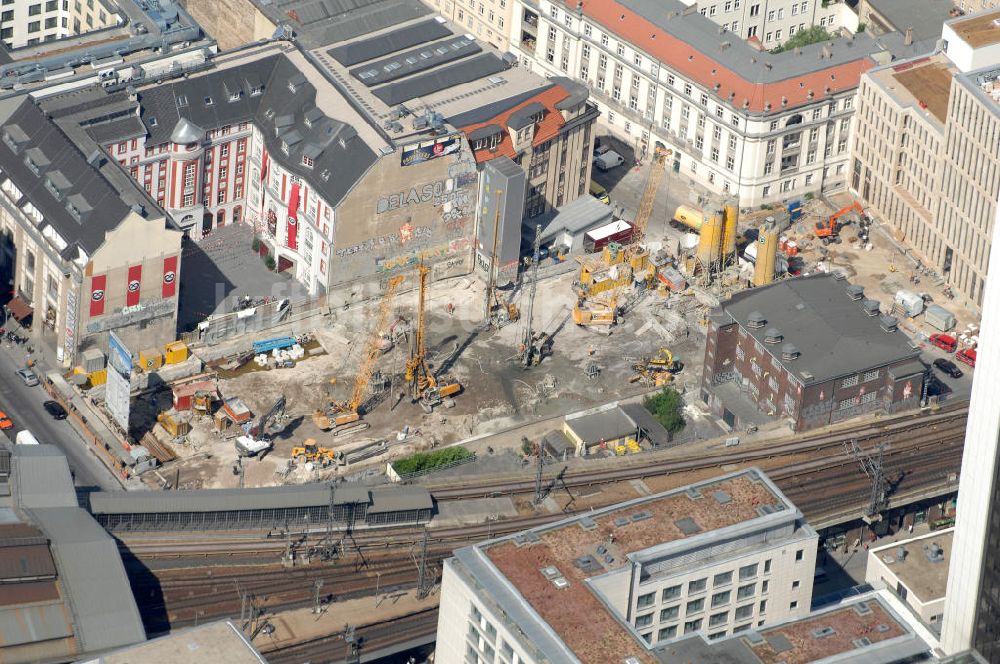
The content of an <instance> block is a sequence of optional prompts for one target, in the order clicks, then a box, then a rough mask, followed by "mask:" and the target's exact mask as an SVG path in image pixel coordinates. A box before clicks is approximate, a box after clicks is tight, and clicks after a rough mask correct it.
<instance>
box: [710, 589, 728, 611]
mask: <svg viewBox="0 0 1000 664" xmlns="http://www.w3.org/2000/svg"><path fill="white" fill-rule="evenodd" d="M730 596H731V592H730V591H729V590H726V591H725V592H721V593H715V594H714V595H712V608H713V609H714V608H716V607H718V606H723V605H725V604H729V598H730Z"/></svg>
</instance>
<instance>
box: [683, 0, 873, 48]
mask: <svg viewBox="0 0 1000 664" xmlns="http://www.w3.org/2000/svg"><path fill="white" fill-rule="evenodd" d="M681 2H684V4H685V5H687V6H695V7H697V8H698V12H699V13H700V14H701V15H702V16H705V17H707V18H709V19H711V20H712V21H713V22H714V23H716V24H718V25H719V26H721V27H722V29H723V30H727V31H729V32H732V33H733V34H734V35H739V36H741V37H742V38H743V39H748V40H751V39H754V38H756V40H757V41H758V42H760V44H761V45H762V46H763V47H764V48H766V49H768V50H770V49H772V48H775V47H777V46H781V44H783V43H784V42H786V41H788V40H789V39H791V38H792V37H794V36H795V35H796V33H799V32H802V31H803V30H806V29H808V28H811V27H813V26H819V27H822V28H825V29H826V30H827V31H828V32H830V33H833V32H834V31H835V30H837V29H838V28H840V27H841V26H842V25H844V24H845V23H848V24H849V23H850V18H849V14H850V10H849V9H848V7H847V5H846V4H845V3H842V2H823V1H822V0H777V1H775V2H766V1H765V0H703V1H702V2H687V1H685V0H681ZM845 9H847V10H848V11H847V12H845V11H844V10H845ZM845 15H848V19H847V21H845V20H844V18H845ZM855 27H856V26H855Z"/></svg>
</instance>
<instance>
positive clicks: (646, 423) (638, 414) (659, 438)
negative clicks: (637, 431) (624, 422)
mask: <svg viewBox="0 0 1000 664" xmlns="http://www.w3.org/2000/svg"><path fill="white" fill-rule="evenodd" d="M621 409H622V411H623V412H624V413H625V414H626V415H627V416H628V418H629V419H630V420H632V421H633V422H635V424H636V426H638V427H639V428H641V429H642V431H643V433H644V434H645V435H646V437H647V438H649V441H650V442H651V443H653V444H654V445H666V444H668V443H669V442H670V432H669V431H667V430H666V429H664V428H663V425H662V424H660V423H659V422H657V421H656V418H655V417H653V415H652V413H650V412H649V411H648V410H646V409H645V408H644V407H643V405H642V404H640V403H626V404H622V406H621Z"/></svg>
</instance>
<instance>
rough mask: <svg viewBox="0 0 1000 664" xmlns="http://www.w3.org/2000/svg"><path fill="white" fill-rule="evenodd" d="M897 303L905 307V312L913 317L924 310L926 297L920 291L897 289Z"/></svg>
mask: <svg viewBox="0 0 1000 664" xmlns="http://www.w3.org/2000/svg"><path fill="white" fill-rule="evenodd" d="M895 302H896V304H898V305H899V306H900V307H902V309H903V313H904V314H906V315H907V316H909V317H910V318H913V317H915V316H919V315H920V314H921V313H922V312H923V310H924V298H922V297H920V294H919V293H914V292H913V291H908V290H898V291H896V298H895Z"/></svg>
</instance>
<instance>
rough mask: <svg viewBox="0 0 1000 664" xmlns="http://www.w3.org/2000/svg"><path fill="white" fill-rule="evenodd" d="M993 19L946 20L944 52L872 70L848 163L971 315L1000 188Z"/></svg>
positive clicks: (991, 15)
mask: <svg viewBox="0 0 1000 664" xmlns="http://www.w3.org/2000/svg"><path fill="white" fill-rule="evenodd" d="M996 19H1000V10H993V11H990V12H986V13H982V14H978V15H975V16H967V17H961V18H957V19H954V20H952V21H949V22H947V23H946V24H945V26H944V30H943V35H942V36H943V51H942V52H940V53H935V54H933V55H930V56H925V57H920V58H916V59H913V60H908V61H903V62H897V63H893V64H892V65H886V66H884V67H880V68H876V69H873V70H871V71H869V72H867V73H866V74H865V75H864V76H863V78H862V83H861V86H860V91H859V95H858V100H859V108H858V112H857V117H858V127H857V131H856V132H855V137H854V144H853V153H852V157H853V158H852V162H851V181H850V186H851V189H852V191H854V192H855V193H856V194H857V195H858V196H859V197H860V198H861V199H862V201H863V202H864V203H865V204H866V205H867V206H869V207H870V211H871V212H872V213H873V214H874V215H875V217H876V218H878V219H880V220H881V221H884V222H885V223H887V224H888V225H889V226H890V227H891V228H892V230H893V232H894V234H895V235H896V237H897V239H899V240H902V241H903V242H905V243H906V244H907V246H908V247H910V248H911V249H912V250H913V252H914V254H915V255H916V256H917V257H918V258H919V259H920V260H921V261H923V263H924V264H925V265H927V266H929V267H930V268H931V269H933V270H935V271H936V272H938V273H939V274H941V275H943V276H944V278H945V279H946V280H947V283H948V284H949V285H950V286H951V287H952V288H953V289H954V290H955V291H956V295H958V296H960V297H961V298H962V299H964V300H966V301H967V304H968V305H969V306H971V307H972V308H974V309H978V308H980V307H981V306H982V302H983V286H984V284H985V279H986V266H987V263H988V261H989V246H990V241H989V238H990V236H991V233H992V220H993V218H994V216H995V212H996V200H997V194H998V190H1000V140H998V136H1000V134H998V132H1000V85H998V83H997V79H998V78H1000V26H998V25H997V24H996V23H994V21H995V20H996Z"/></svg>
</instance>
